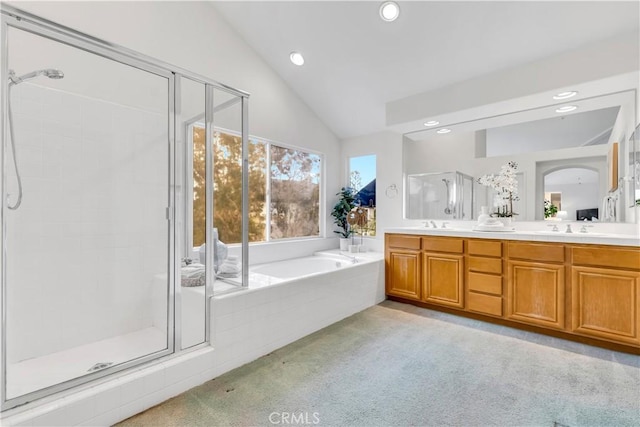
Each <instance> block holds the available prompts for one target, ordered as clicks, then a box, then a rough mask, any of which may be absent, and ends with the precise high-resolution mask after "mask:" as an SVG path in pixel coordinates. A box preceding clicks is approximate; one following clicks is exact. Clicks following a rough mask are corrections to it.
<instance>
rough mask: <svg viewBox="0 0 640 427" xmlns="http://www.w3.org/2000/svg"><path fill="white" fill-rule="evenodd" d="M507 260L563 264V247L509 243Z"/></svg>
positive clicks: (559, 245)
mask: <svg viewBox="0 0 640 427" xmlns="http://www.w3.org/2000/svg"><path fill="white" fill-rule="evenodd" d="M509 258H514V259H528V260H531V261H537V262H545V261H546V262H564V245H561V244H557V245H553V244H544V243H530V242H523V243H514V242H509Z"/></svg>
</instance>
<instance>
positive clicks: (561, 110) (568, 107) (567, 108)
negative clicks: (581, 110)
mask: <svg viewBox="0 0 640 427" xmlns="http://www.w3.org/2000/svg"><path fill="white" fill-rule="evenodd" d="M577 108H578V107H576V106H575V105H565V106H564V107H560V108H558V109H556V113H568V112H569V111H573V110H575V109H577Z"/></svg>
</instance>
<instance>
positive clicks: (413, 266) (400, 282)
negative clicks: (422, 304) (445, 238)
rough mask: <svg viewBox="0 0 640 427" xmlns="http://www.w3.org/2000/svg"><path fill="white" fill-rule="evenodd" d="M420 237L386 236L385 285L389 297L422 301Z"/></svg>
mask: <svg viewBox="0 0 640 427" xmlns="http://www.w3.org/2000/svg"><path fill="white" fill-rule="evenodd" d="M420 243H421V240H420V237H418V236H405V235H399V234H387V235H386V236H385V275H386V277H385V283H386V292H387V294H388V295H393V296H397V297H401V298H407V299H411V300H420V297H421V293H420V290H421V286H420V268H421V266H420V259H421V254H420Z"/></svg>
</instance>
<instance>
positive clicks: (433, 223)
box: [429, 221, 438, 228]
mask: <svg viewBox="0 0 640 427" xmlns="http://www.w3.org/2000/svg"><path fill="white" fill-rule="evenodd" d="M429 222H430V223H431V226H432V227H433V228H438V226H437V225H436V222H435V221H429Z"/></svg>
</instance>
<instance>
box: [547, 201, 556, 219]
mask: <svg viewBox="0 0 640 427" xmlns="http://www.w3.org/2000/svg"><path fill="white" fill-rule="evenodd" d="M557 213H558V207H557V206H556V205H554V204H553V203H551V200H545V201H544V219H547V218H549V217H553V216H556V214H557Z"/></svg>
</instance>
